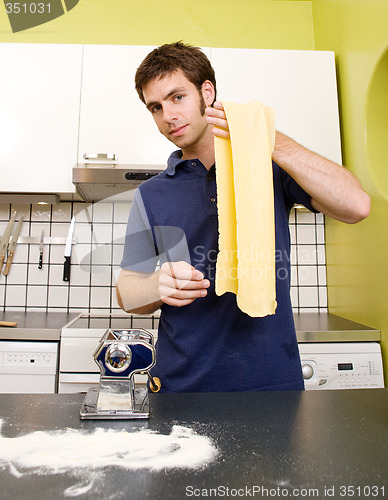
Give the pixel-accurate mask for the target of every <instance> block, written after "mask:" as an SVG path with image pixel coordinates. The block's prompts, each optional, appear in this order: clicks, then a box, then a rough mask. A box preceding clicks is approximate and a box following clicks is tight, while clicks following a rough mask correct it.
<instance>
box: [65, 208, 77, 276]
mask: <svg viewBox="0 0 388 500" xmlns="http://www.w3.org/2000/svg"><path fill="white" fill-rule="evenodd" d="M74 224H75V217H74V215H73V217H72V219H71V222H70V227H69V232H68V235H67V240H66V246H65V262H64V265H63V281H70V264H71V245H72V243H73V231H74Z"/></svg>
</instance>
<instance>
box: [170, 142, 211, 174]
mask: <svg viewBox="0 0 388 500" xmlns="http://www.w3.org/2000/svg"><path fill="white" fill-rule="evenodd" d="M187 161H188V160H182V150H181V149H178V150H176V151H174V152H173V153H171V155H170V157H169V158H168V160H167V168H166V170H165V172H166V174H167V175H170V176H171V177H172V176H173V175H175V172H176V169H177V167H179V165H182V164H183V163H185V162H187ZM190 161H191V160H190ZM196 161H199V160H196ZM214 168H215V164H214V165H213V166H212V168H211V169H214Z"/></svg>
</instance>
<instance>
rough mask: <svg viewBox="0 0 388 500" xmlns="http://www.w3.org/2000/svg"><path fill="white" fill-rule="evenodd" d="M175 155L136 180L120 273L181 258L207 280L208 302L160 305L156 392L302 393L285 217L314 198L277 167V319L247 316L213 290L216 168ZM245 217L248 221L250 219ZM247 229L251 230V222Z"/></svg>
mask: <svg viewBox="0 0 388 500" xmlns="http://www.w3.org/2000/svg"><path fill="white" fill-rule="evenodd" d="M181 154H182V153H181V151H175V152H174V153H172V155H171V156H170V158H169V160H168V166H167V169H166V170H165V171H164V172H162V173H161V174H159V175H157V176H155V177H153V178H151V179H149V180H147V181H146V182H144V183H142V184H141V185H140V187H139V188H138V190H137V191H136V194H135V198H134V202H133V205H132V209H131V212H130V216H129V220H128V227H127V235H126V241H125V247H124V256H123V260H122V262H121V267H122V268H124V269H131V270H135V271H140V272H147V273H149V272H153V271H154V270H155V266H156V265H157V263H158V262H159V263H160V265H161V264H162V263H163V262H165V261H170V262H174V261H180V260H184V261H186V262H189V263H190V264H191V265H193V266H194V267H195V268H196V269H198V270H200V271H201V272H203V274H204V275H205V278H207V279H209V280H210V287H209V288H208V293H207V296H206V297H204V298H198V299H196V300H195V301H194V302H192V303H191V304H189V305H187V306H183V307H174V306H170V305H167V304H163V305H162V307H161V317H160V323H159V332H158V342H157V346H156V350H157V353H156V355H157V358H156V359H157V360H156V365H155V367H154V368H153V370H152V375H153V376H157V377H159V378H160V380H161V383H162V389H161V392H203V391H218V392H223V391H259V390H292V389H296V390H300V389H303V388H304V383H303V376H302V372H301V364H300V358H299V352H298V345H297V340H296V334H295V327H294V321H293V315H292V307H291V300H290V236H289V228H288V218H289V212H290V209H291V207H292V206H293V204H294V203H302V204H303V205H305V206H306V207H307V208H309V209H312V207H311V197H310V196H309V195H308V194H307V193H306V192H305V191H303V189H301V187H300V186H299V185H298V184H297V183H296V182H295V181H294V180H293V179H292V178H291V177H290V176H289V175H288V174H287V173H286V172H285V171H284V170H282V169H281V168H280V167H279V166H278V165H277V164H276V163H273V179H274V197H275V238H276V253H275V259H276V300H277V303H278V306H277V309H276V314H274V315H272V316H266V317H264V318H252V317H250V316H248V315H247V314H245V313H243V312H242V311H241V310H240V309H239V308H238V307H237V303H236V296H235V295H234V294H232V293H229V292H227V293H225V294H223V295H222V296H217V295H216V293H215V267H216V260H217V253H218V217H217V193H216V168H215V165H213V166H212V167H211V168H210V170H209V171H208V170H206V168H205V167H204V166H203V165H202V163H201V162H200V161H199V160H182V159H181ZM247 216H248V217H249V214H247ZM252 231H255V227H254V225H252Z"/></svg>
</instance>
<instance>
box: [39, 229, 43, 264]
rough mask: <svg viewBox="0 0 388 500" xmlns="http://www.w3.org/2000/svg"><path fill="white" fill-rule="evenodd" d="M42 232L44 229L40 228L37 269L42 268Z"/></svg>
mask: <svg viewBox="0 0 388 500" xmlns="http://www.w3.org/2000/svg"><path fill="white" fill-rule="evenodd" d="M43 234H44V231H43V230H42V234H41V236H40V243H39V264H38V269H42V266H43Z"/></svg>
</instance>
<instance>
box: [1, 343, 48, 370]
mask: <svg viewBox="0 0 388 500" xmlns="http://www.w3.org/2000/svg"><path fill="white" fill-rule="evenodd" d="M57 359H58V343H57V342H22V341H15V342H12V341H10V342H0V373H14V374H31V375H33V374H55V373H56V369H57Z"/></svg>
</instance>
